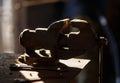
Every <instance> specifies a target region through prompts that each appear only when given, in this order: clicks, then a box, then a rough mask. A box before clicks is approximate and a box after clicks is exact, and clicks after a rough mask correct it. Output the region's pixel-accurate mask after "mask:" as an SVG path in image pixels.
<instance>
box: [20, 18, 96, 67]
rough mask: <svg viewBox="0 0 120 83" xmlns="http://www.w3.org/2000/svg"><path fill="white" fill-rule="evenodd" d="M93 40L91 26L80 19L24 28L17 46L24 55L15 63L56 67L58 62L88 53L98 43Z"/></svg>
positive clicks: (93, 32)
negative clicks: (45, 26)
mask: <svg viewBox="0 0 120 83" xmlns="http://www.w3.org/2000/svg"><path fill="white" fill-rule="evenodd" d="M96 37H97V36H96V33H95V31H94V29H93V27H92V25H91V24H90V23H89V22H88V21H86V20H81V19H72V20H70V19H68V18H67V19H63V20H58V21H55V22H53V23H51V24H50V25H49V26H48V27H47V28H36V29H35V30H30V29H24V30H23V31H22V32H21V34H20V44H21V45H22V46H23V47H24V49H25V53H26V54H24V56H23V55H21V56H19V57H18V60H19V61H20V62H23V63H27V64H30V65H34V64H57V63H58V60H59V59H69V58H71V57H76V56H80V55H81V54H84V53H85V52H87V51H88V50H89V49H91V48H92V47H93V46H95V45H96V44H97V42H96ZM36 50H38V53H37V52H36ZM48 50H49V52H48Z"/></svg>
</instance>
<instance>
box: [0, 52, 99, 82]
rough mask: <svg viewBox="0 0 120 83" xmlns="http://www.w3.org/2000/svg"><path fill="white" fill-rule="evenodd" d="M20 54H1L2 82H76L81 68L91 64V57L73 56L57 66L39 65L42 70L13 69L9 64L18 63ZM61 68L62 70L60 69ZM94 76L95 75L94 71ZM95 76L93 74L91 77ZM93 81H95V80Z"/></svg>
mask: <svg viewBox="0 0 120 83" xmlns="http://www.w3.org/2000/svg"><path fill="white" fill-rule="evenodd" d="M18 56H20V54H14V53H1V54H0V83H74V82H73V81H74V80H75V78H76V77H77V76H78V75H80V72H81V70H82V71H83V70H86V68H87V70H89V67H90V65H91V61H90V60H89V59H80V58H72V59H69V60H60V64H59V65H57V66H47V67H43V66H41V67H39V68H40V70H39V69H37V70H20V71H11V70H10V69H9V66H10V64H13V63H18V62H17V58H18ZM92 64H93V63H92ZM42 68H43V69H42ZM46 68H47V69H46ZM60 68H61V71H59V70H60ZM96 68H97V66H96ZM96 68H95V69H96ZM55 69H56V70H55ZM62 69H63V70H62ZM54 70H55V71H54ZM93 71H94V70H93ZM91 73H93V72H91ZM95 73H96V72H95ZM97 73H98V72H97ZM89 74H90V72H89ZM81 75H82V73H81ZM93 76H95V75H94V73H93ZM93 76H92V75H91V76H90V77H93ZM83 77H84V76H83ZM97 78H98V77H95V78H94V80H97ZM88 80H90V79H88ZM93 83H95V82H94V81H93Z"/></svg>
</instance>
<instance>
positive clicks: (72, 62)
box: [59, 58, 91, 69]
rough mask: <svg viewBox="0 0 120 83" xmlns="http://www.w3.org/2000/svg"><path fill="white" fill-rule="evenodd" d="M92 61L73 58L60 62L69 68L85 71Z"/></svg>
mask: <svg viewBox="0 0 120 83" xmlns="http://www.w3.org/2000/svg"><path fill="white" fill-rule="evenodd" d="M90 61H91V60H90V59H78V58H71V59H68V60H59V62H61V63H63V64H65V65H67V66H68V67H74V68H80V69H83V68H84V67H85V66H86V65H87V64H88V63H89V62H90Z"/></svg>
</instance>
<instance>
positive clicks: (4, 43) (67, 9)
mask: <svg viewBox="0 0 120 83" xmlns="http://www.w3.org/2000/svg"><path fill="white" fill-rule="evenodd" d="M63 18H70V19H73V18H82V19H86V18H87V19H88V18H89V19H90V20H91V21H92V22H93V23H94V25H95V26H96V27H97V32H98V35H100V36H106V37H108V39H109V40H110V41H113V40H114V41H113V42H111V43H110V44H111V45H109V47H106V48H105V53H104V54H105V56H104V73H105V74H104V79H105V83H115V81H114V80H115V79H116V78H115V77H114V75H115V74H114V73H115V72H116V71H118V72H117V73H118V74H117V76H118V78H119V75H120V74H119V70H118V69H119V67H118V63H119V61H118V60H117V62H114V61H116V59H119V51H120V38H119V35H120V32H119V30H118V29H119V28H120V25H119V19H120V0H92V1H90V0H0V53H23V52H24V49H23V48H22V47H21V46H20V44H19V34H20V32H21V31H22V30H23V29H25V28H29V29H35V28H38V27H43V28H44V27H48V25H49V24H50V23H52V22H54V21H57V20H60V19H63ZM106 27H107V29H106ZM111 48H112V49H111ZM108 49H110V50H108ZM110 51H112V53H113V54H111V52H110ZM110 54H111V56H110ZM108 63H109V64H108ZM114 65H116V66H117V69H116V68H114V67H116V66H114ZM110 79H111V80H110ZM118 80H120V79H118Z"/></svg>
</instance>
